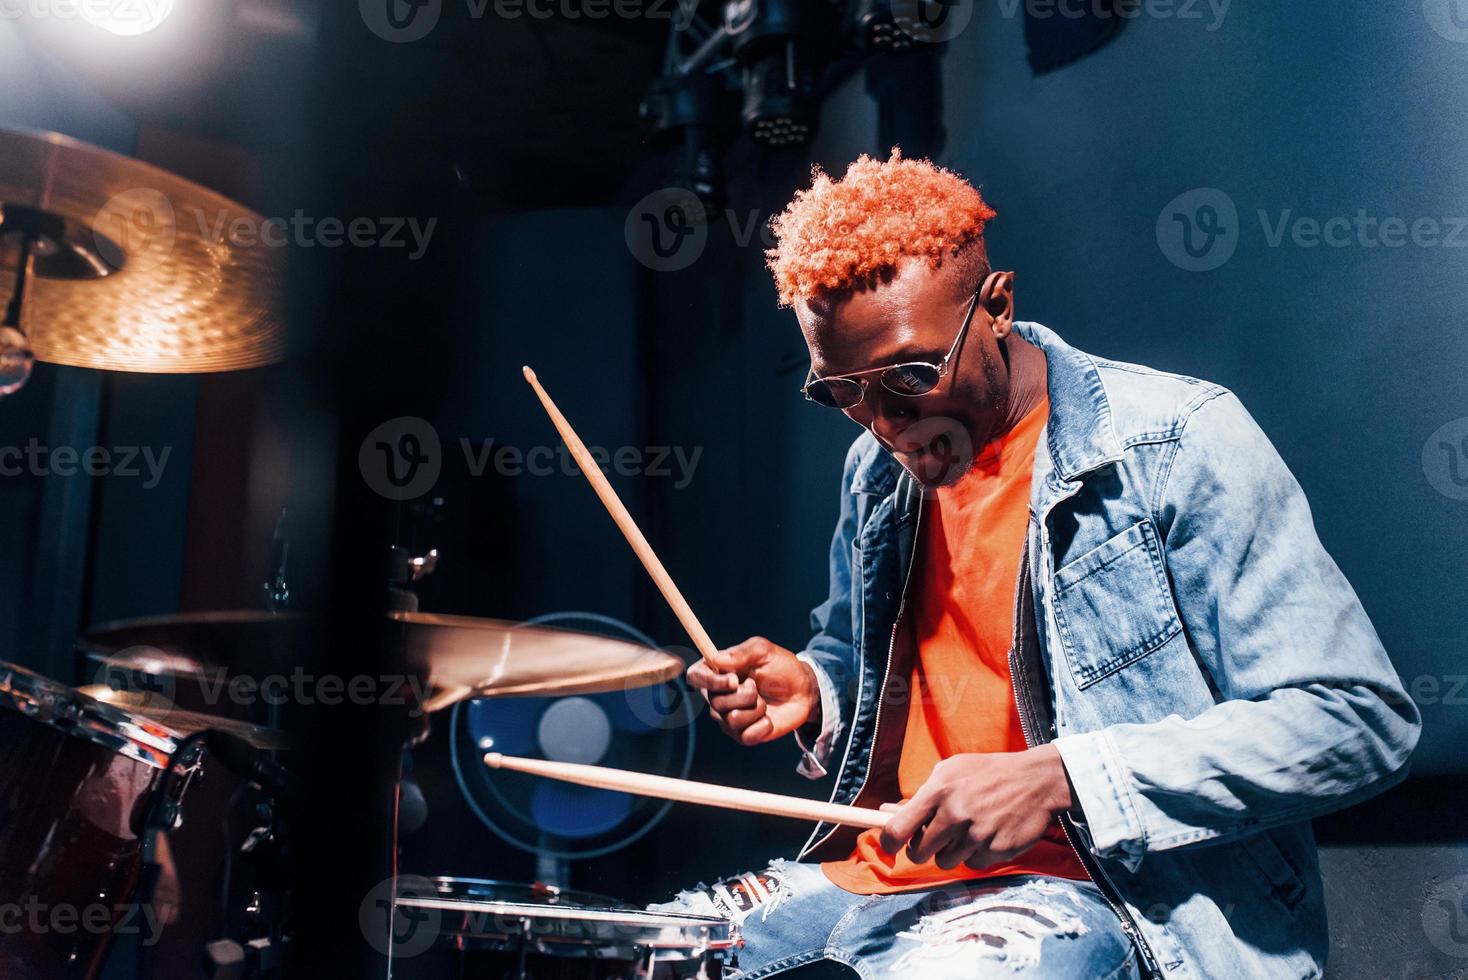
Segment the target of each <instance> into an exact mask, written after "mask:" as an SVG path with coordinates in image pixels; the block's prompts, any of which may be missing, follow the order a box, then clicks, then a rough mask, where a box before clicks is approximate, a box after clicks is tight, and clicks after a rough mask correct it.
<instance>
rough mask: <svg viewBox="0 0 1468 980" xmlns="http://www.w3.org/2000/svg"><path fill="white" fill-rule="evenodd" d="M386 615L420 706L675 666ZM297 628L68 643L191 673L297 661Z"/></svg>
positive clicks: (642, 651)
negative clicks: (416, 680)
mask: <svg viewBox="0 0 1468 980" xmlns="http://www.w3.org/2000/svg"><path fill="white" fill-rule="evenodd" d="M388 617H389V619H390V620H392V621H393V622H394V623H396V624H397V625H398V627H399V628H400V629H401V631H402V633H401V639H402V643H403V646H404V650H405V652H406V655H407V664H408V666H409V667H410V668H411V669H413V670H414V671H415V672H417V673H421V674H422V675H423V676H424V677H425V678H426V680H427V690H428V691H429V692H430V693H429V695H428V697H427V700H426V703H425V705H424V707H425V708H426V709H427V710H429V711H438V710H441V709H443V708H446V707H449V706H450V705H453V704H456V703H457V702H459V701H463V700H467V699H469V698H483V697H515V696H540V697H556V696H561V695H570V694H601V693H605V692H607V691H624V690H630V689H632V688H636V687H647V686H650V685H653V684H659V683H662V682H663V681H668V680H672V679H673V678H675V677H677V676H678V675H680V674H681V673H682V672H683V666H684V665H683V661H682V660H680V659H679V658H677V657H675V656H673V655H672V654H670V653H666V652H664V651H662V650H656V649H653V648H651V647H644V646H640V645H638V644H636V643H628V642H626V641H625V640H614V639H611V638H609V637H605V636H600V635H597V634H595V633H583V632H580V631H577V630H564V629H551V628H548V627H544V626H527V625H525V624H523V623H514V622H509V621H506V620H499V619H484V618H479V617H474V616H449V615H443V614H439V613H421V612H393V613H389V614H388ZM305 637H306V620H305V618H304V617H302V616H301V615H300V614H298V613H271V612H264V611H256V610H233V611H227V612H195V613H181V614H178V615H173V616H152V617H147V618H142V619H132V620H123V621H118V622H113V623H106V624H103V625H101V626H98V627H96V628H95V629H92V630H89V631H88V632H87V633H86V634H85V635H84V636H83V637H82V638H81V640H80V641H79V642H78V644H77V645H78V647H79V648H80V649H81V650H83V651H85V652H87V653H88V654H90V655H91V656H92V657H93V659H94V660H96V661H97V662H99V663H100V664H101V665H102V666H103V667H106V668H110V669H113V670H116V671H120V672H121V674H120V676H125V675H127V674H129V673H142V674H151V673H168V674H172V675H174V676H178V677H193V678H198V677H206V676H209V677H212V676H215V675H216V672H218V671H226V672H228V673H239V674H248V673H249V672H250V671H251V670H257V671H258V670H261V669H262V668H264V667H265V666H266V665H269V667H268V669H270V670H281V669H286V668H285V664H286V661H288V660H291V661H294V662H297V663H298V662H299V657H298V656H296V654H297V653H298V652H299V651H300V649H301V645H302V644H303V643H304V642H305Z"/></svg>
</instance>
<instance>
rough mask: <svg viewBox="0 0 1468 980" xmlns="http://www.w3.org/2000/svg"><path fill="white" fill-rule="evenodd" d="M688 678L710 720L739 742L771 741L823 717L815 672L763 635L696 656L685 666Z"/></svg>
mask: <svg viewBox="0 0 1468 980" xmlns="http://www.w3.org/2000/svg"><path fill="white" fill-rule="evenodd" d="M688 683H689V685H690V686H692V687H695V688H697V689H698V690H700V691H702V692H703V693H704V696H705V697H707V698H708V702H709V708H710V709H711V714H712V715H713V717H714V721H716V722H718V723H719V727H720V728H722V729H723V730H724V734H726V735H728V736H729V737H730V738H732V739H734V741H736V742H738V743H739V744H740V745H758V744H759V743H761V742H769V741H772V740H774V739H777V738H780V737H781V736H783V735H789V734H790V733H791V732H793V731H795V730H796V729H797V728H799V727H801V726H802V725H805V724H807V723H813V722H818V721H819V720H820V717H821V688H820V684H819V682H817V680H816V673H815V671H814V670H813V669H812V668H811V666H810V665H809V664H807V663H805V662H803V661H801V660H799V659H798V658H797V657H796V656H795V654H793V653H791V652H790V651H789V650H786V649H785V648H784V647H781V646H776V645H775V644H773V643H771V642H770V641H769V640H767V639H765V638H764V637H762V636H752V637H750V638H749V639H747V640H745V641H744V642H743V643H741V644H739V645H738V646H732V647H729V648H728V649H727V650H720V651H718V653H717V655H716V656H714V657H711V658H709V659H708V660H706V661H705V660H700V661H698V662H697V663H695V664H694V665H693V666H691V667H689V668H688Z"/></svg>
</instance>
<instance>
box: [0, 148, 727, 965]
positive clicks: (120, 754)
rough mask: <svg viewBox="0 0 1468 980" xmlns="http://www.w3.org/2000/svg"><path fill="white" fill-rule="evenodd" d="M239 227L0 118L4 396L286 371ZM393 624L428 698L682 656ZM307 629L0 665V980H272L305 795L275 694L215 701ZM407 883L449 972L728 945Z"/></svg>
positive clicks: (222, 209) (187, 636) (257, 624)
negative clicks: (115, 382)
mask: <svg viewBox="0 0 1468 980" xmlns="http://www.w3.org/2000/svg"><path fill="white" fill-rule="evenodd" d="M240 221H245V222H251V223H253V224H254V226H255V227H257V228H258V227H261V226H262V224H263V222H264V219H263V218H261V217H260V216H258V215H254V214H252V213H251V212H249V211H248V210H246V209H245V208H243V207H242V206H240V205H239V204H237V203H235V202H233V201H230V200H228V199H227V198H224V197H222V196H220V195H218V194H215V193H214V192H212V191H209V190H207V189H205V188H203V187H201V186H199V185H197V184H194V183H192V182H190V181H188V180H185V179H183V178H181V177H178V176H176V175H174V174H171V173H168V172H166V171H163V170H160V169H157V168H155V167H151V166H149V165H147V164H144V163H142V162H140V161H137V160H134V159H131V158H128V157H125V156H121V155H118V154H115V153H111V152H108V151H106V150H102V149H99V148H97V147H93V146H90V145H87V144H85V143H81V142H78V141H76V140H72V139H70V138H67V137H64V136H60V135H57V134H53V133H38V132H30V131H18V130H0V298H4V299H5V302H4V305H3V322H0V394H9V393H11V392H14V391H16V390H18V389H19V388H20V387H21V386H23V385H24V384H25V383H26V381H27V380H28V378H29V376H30V374H31V371H32V367H33V364H34V362H35V361H37V360H39V361H44V362H50V363H54V364H65V365H71V366H76V367H84V368H93V369H102V370H119V371H135V372H153V373H184V372H190V373H192V372H213V371H228V370H237V369H242V368H250V367H256V366H262V365H267V364H271V363H274V362H276V361H279V360H280V358H281V357H282V355H283V350H284V345H283V330H282V328H281V324H282V315H281V301H280V296H279V290H280V284H281V274H282V256H281V251H282V250H281V249H278V248H266V247H249V245H242V244H241V243H239V242H236V241H234V240H231V239H230V238H229V237H228V236H227V235H223V236H222V235H219V234H211V230H212V231H215V232H217V231H218V230H219V229H229V228H231V227H235V226H236V225H237V222H240ZM430 568H431V564H430ZM274 591H275V592H276V594H277V595H280V594H284V593H283V590H281V589H278V588H277V589H276V590H274ZM389 616H390V622H389V624H388V628H389V629H395V630H396V631H397V636H398V638H399V641H400V646H401V649H402V652H403V657H404V663H405V664H406V665H408V670H409V671H410V672H411V673H414V674H416V675H417V677H418V679H419V680H420V681H421V684H420V685H419V686H417V687H414V688H413V689H414V690H416V691H419V692H422V703H421V704H420V705H418V707H419V708H421V709H422V711H424V712H427V713H434V712H439V711H442V710H444V709H446V708H449V707H451V706H453V705H455V704H458V703H460V702H462V701H466V700H468V699H471V698H472V699H478V698H505V697H518V696H540V697H547V696H563V695H573V694H590V693H601V692H608V691H620V690H628V689H631V688H636V687H639V686H646V685H653V684H660V683H664V682H666V681H668V680H670V679H673V678H676V677H678V676H680V675H681V673H682V670H683V663H682V661H681V660H680V659H679V658H677V657H675V656H673V655H671V654H669V653H666V652H664V651H660V650H656V649H651V648H648V647H644V646H640V645H638V644H634V643H630V642H625V641H621V640H613V639H609V638H606V637H602V636H596V635H592V634H587V633H579V632H575V631H571V630H557V629H549V628H545V627H536V626H526V625H522V624H516V623H508V622H501V621H495V620H487V619H476V618H471V617H466V616H446V615H437V614H431V613H420V612H418V611H416V609H412V608H410V609H408V610H403V611H397V612H393V613H390V614H389ZM306 634H307V631H306V621H305V619H304V617H302V616H301V615H300V614H298V613H294V612H289V611H281V610H274V609H262V610H249V611H228V612H206V613H193V614H182V615H175V616H166V617H154V618H148V619H135V620H130V621H126V622H117V623H108V624H105V625H101V626H98V627H96V628H94V629H92V630H90V631H88V632H87V633H85V634H84V635H83V636H82V637H81V639H80V640H79V641H78V644H77V650H78V653H79V654H80V656H81V658H82V659H83V662H84V663H85V672H86V673H87V674H88V675H89V679H90V681H91V683H88V684H85V685H82V686H76V687H74V686H70V685H67V684H63V683H60V682H58V681H56V680H52V679H50V678H47V677H43V676H41V675H39V674H36V673H34V672H32V671H29V670H26V669H24V668H23V667H20V666H17V665H15V664H12V663H7V662H0V977H5V978H7V980H71V978H76V980H91V978H96V977H100V976H103V975H104V974H105V975H106V976H109V977H111V976H125V975H137V976H139V977H141V978H143V980H151V978H152V977H153V976H155V975H156V976H169V977H188V976H209V977H218V978H226V977H228V978H244V977H249V976H276V975H282V974H283V973H284V966H285V963H286V959H287V956H288V951H289V944H290V940H291V934H292V931H293V916H292V910H291V907H290V886H289V881H290V875H289V871H288V866H289V859H290V858H289V854H290V835H289V818H288V814H289V812H290V809H291V806H292V805H293V804H294V802H295V801H296V800H295V798H296V797H298V795H299V793H300V787H299V786H297V785H296V784H295V780H294V779H293V777H292V775H291V772H290V765H291V764H290V761H289V760H290V756H291V751H292V744H293V743H292V739H291V737H290V736H289V735H288V734H287V733H288V732H289V731H290V730H291V729H292V724H291V719H290V718H289V717H288V713H289V711H290V706H289V701H288V699H285V700H284V701H280V700H279V699H278V700H277V701H275V702H262V701H261V700H260V699H256V700H255V701H252V702H249V703H247V704H244V705H241V704H237V703H235V699H231V698H229V697H227V696H224V692H225V691H227V690H228V687H227V685H229V684H230V683H232V682H233V681H235V680H236V679H237V678H240V677H250V676H251V675H256V676H258V675H259V674H261V673H265V672H275V673H279V674H284V673H286V672H288V671H289V670H290V668H291V667H292V666H294V665H296V664H299V663H300V659H299V657H300V655H301V651H302V649H303V644H304V643H305V642H306ZM410 686H411V685H410ZM221 827H222V828H224V833H223V834H222V835H221V832H220V831H221ZM417 881H418V879H407V878H404V879H402V881H400V882H399V883H398V887H397V889H396V893H395V898H394V903H395V905H396V906H397V907H398V913H397V914H398V916H402V915H404V914H406V915H411V916H414V917H415V918H421V917H425V916H426V917H428V918H431V919H432V920H433V922H434V923H435V924H436V925H437V926H438V928H437V929H436V930H435V931H434V933H433V935H432V936H431V937H430V938H431V939H432V940H433V941H432V945H433V946H435V947H437V948H438V950H439V953H441V954H443V955H448V956H450V957H451V958H452V959H454V960H455V961H456V962H455V963H454V964H451V965H447V966H446V967H445V970H446V972H445V973H444V974H443V975H445V976H449V975H453V976H466V977H476V976H482V977H486V978H494V980H501V978H504V977H530V976H535V977H561V976H576V977H609V978H610V977H627V978H633V977H638V978H644V977H645V978H674V977H679V978H681V977H704V978H708V977H716V976H718V975H719V973H720V967H721V964H722V963H723V962H724V960H725V959H726V957H727V956H728V955H729V953H730V951H731V950H732V949H733V948H734V946H735V945H736V937H735V936H734V934H733V933H732V931H731V928H730V925H729V923H728V922H726V921H724V920H721V919H702V918H698V917H693V916H676V915H667V914H651V913H643V912H640V911H638V910H636V909H634V908H631V907H629V906H626V905H623V904H621V903H618V902H616V901H614V900H611V899H607V898H603V897H600V896H593V895H584V894H580V893H573V892H569V891H564V890H561V889H558V888H555V887H551V886H515V885H508V884H503V883H493V882H484V881H475V880H459V879H452V878H440V879H432V880H430V881H429V885H428V886H427V887H424V886H422V885H420V884H415V882H417ZM349 899H350V896H344V900H349ZM389 926H390V923H384V928H385V929H386V928H388V927H389ZM418 935H419V936H420V937H421V936H423V935H425V933H423V931H422V930H421V929H420V930H419V931H418ZM366 938H367V939H368V940H369V942H375V941H376V938H377V937H371V936H369V937H366ZM129 947H131V948H129ZM430 954H431V951H430ZM132 957H135V958H136V962H135V963H133V962H130V961H129V960H130V958H132ZM430 958H431V955H430ZM427 965H428V961H427V960H425V961H424V962H423V963H421V964H416V965H415V968H414V969H413V971H412V972H413V974H414V975H415V976H426V975H432V974H428V973H425V972H424V970H423V969H420V968H419V967H426V966H427ZM129 970H131V971H132V973H131V974H129V972H128V971H129Z"/></svg>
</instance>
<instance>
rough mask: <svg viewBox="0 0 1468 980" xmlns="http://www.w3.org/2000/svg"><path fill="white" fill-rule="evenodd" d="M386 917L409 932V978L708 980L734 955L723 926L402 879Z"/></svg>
mask: <svg viewBox="0 0 1468 980" xmlns="http://www.w3.org/2000/svg"><path fill="white" fill-rule="evenodd" d="M395 908H397V909H398V910H400V912H399V914H400V915H401V916H402V917H403V920H404V922H405V923H411V924H412V926H413V929H412V930H410V932H409V934H408V936H407V942H410V943H411V944H412V948H413V952H414V953H415V954H416V956H415V958H414V960H413V961H412V963H413V964H414V966H413V973H412V975H413V976H415V977H417V976H439V975H453V976H457V977H462V978H464V980H530V978H535V980H561V978H571V977H576V978H596V980H612V978H617V980H717V978H719V977H720V976H722V973H723V969H724V966H725V965H726V964H730V963H731V961H732V958H733V956H734V953H735V952H736V951H737V949H738V948H739V947H740V946H741V945H742V940H741V938H740V936H739V934H738V931H737V929H735V928H734V926H733V925H732V924H731V923H730V921H729V920H728V919H723V918H712V917H706V916H697V915H685V914H681V913H665V912H643V911H641V910H639V909H636V908H632V907H629V906H627V905H625V904H623V903H619V902H616V901H614V900H612V899H609V898H605V897H603V896H599V895H587V894H581V893H575V892H568V891H563V890H561V889H556V888H543V887H539V886H524V885H510V884H505V883H503V882H493V881H483V880H476V879H458V878H434V879H427V880H425V879H415V878H410V877H407V876H405V877H403V878H402V879H400V880H399V883H398V888H397V891H396V898H395ZM419 930H422V931H421V932H420V931H419ZM440 969H442V970H444V971H446V972H445V973H443V974H440V973H439V972H438V971H439V970H440Z"/></svg>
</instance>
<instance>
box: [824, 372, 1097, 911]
mask: <svg viewBox="0 0 1468 980" xmlns="http://www.w3.org/2000/svg"><path fill="white" fill-rule="evenodd" d="M1049 409H1050V404H1049V402H1048V401H1044V402H1041V403H1040V404H1039V405H1038V406H1036V407H1035V408H1034V409H1033V410H1031V411H1030V413H1029V414H1028V415H1026V416H1025V417H1024V418H1023V419H1022V420H1020V423H1019V424H1018V425H1016V426H1015V427H1014V428H1013V429H1012V430H1010V432H1009V433H1008V434H1006V435H1005V436H1004V437H1003V438H1001V439H998V440H996V441H994V442H991V443H990V444H989V445H988V446H987V447H985V450H984V452H983V454H982V455H980V457H979V458H978V459H977V460H976V461H975V462H974V467H973V469H972V470H970V471H969V472H968V473H967V474H965V475H964V476H963V478H962V479H960V480H959V481H958V482H957V483H956V484H954V485H953V486H950V487H942V488H940V489H939V490H938V491H937V493H936V494H935V495H934V497H933V498H932V499H931V500H929V502H928V503H927V504H926V505H925V506H926V507H927V512H926V513H925V514H924V515H923V531H922V535H921V539H920V541H919V542H918V554H917V559H918V566H917V568H915V569H914V570H913V582H912V584H911V592H910V593H909V596H908V610H907V614H906V616H905V617H904V620H905V623H906V628H908V629H910V630H911V631H912V638H913V640H914V641H915V648H916V659H915V661H914V663H913V669H912V677H911V679H910V680H911V684H910V686H909V688H908V691H909V692H910V694H911V696H910V698H909V699H908V709H907V733H906V736H905V737H904V739H903V743H902V754H901V756H900V758H899V762H898V770H897V782H898V787H899V789H900V790H901V793H902V798H903V799H904V800H910V799H912V797H913V795H914V794H916V793H917V791H918V789H919V788H920V787H921V786H922V785H923V783H924V782H926V781H927V779H928V776H929V775H930V774H931V773H932V771H933V767H934V766H936V765H937V764H938V762H939V761H940V760H942V759H946V758H948V757H949V756H953V755H958V754H960V753H965V752H1020V751H1023V750H1024V748H1025V739H1024V733H1023V732H1022V731H1021V729H1020V724H1019V710H1018V708H1016V707H1015V703H1014V688H1013V686H1012V685H1011V681H1010V676H1009V648H1010V646H1011V645H1012V643H1013V633H1014V586H1015V581H1016V580H1017V579H1018V577H1019V560H1020V553H1021V550H1022V547H1023V545H1024V535H1025V530H1026V526H1027V524H1028V520H1029V500H1030V469H1031V466H1032V465H1033V462H1034V458H1035V444H1036V442H1037V441H1038V439H1039V436H1040V432H1041V431H1042V430H1043V429H1044V427H1045V420H1046V418H1048V417H1049ZM892 707H895V705H893V706H892ZM878 835H879V832H878V831H875V830H868V831H866V832H864V833H863V834H862V835H861V836H860V837H859V838H857V842H856V847H855V849H854V850H853V851H852V853H851V856H850V857H848V858H846V859H845V860H841V861H828V862H826V863H825V864H823V865H822V868H823V869H824V870H825V872H826V877H828V878H829V879H831V881H832V882H834V883H835V884H837V885H839V886H841V887H842V888H844V889H846V890H847V891H850V892H856V893H857V894H861V895H877V894H885V893H891V892H900V891H907V890H910V889H914V888H933V887H937V886H940V885H944V884H948V883H950V882H955V881H967V880H971V879H974V878H991V877H997V876H999V875H1012V874H1043V875H1051V876H1054V877H1060V878H1075V879H1084V878H1086V871H1085V868H1084V867H1083V866H1082V865H1081V863H1080V859H1079V858H1077V857H1076V855H1075V852H1074V851H1072V850H1071V847H1070V845H1069V844H1068V843H1067V842H1066V839H1065V832H1064V831H1063V830H1061V828H1060V824H1059V822H1058V821H1056V822H1053V823H1052V824H1051V827H1050V830H1049V831H1047V832H1046V835H1045V837H1044V838H1043V839H1042V840H1040V841H1039V842H1037V843H1036V844H1035V845H1034V846H1033V847H1031V848H1030V849H1029V850H1027V851H1025V852H1024V853H1022V854H1018V855H1016V856H1015V857H1014V858H1013V859H1011V860H1009V861H1004V862H1000V863H999V864H994V865H990V866H989V867H987V868H983V869H980V870H974V869H972V868H968V867H965V866H962V865H960V866H959V867H957V868H954V869H953V870H952V871H944V870H943V869H942V868H940V867H938V865H937V864H936V863H934V862H932V861H928V862H927V863H925V864H914V863H913V862H912V861H911V859H909V858H908V856H907V853H906V849H905V848H904V849H903V853H901V854H897V855H892V854H888V853H886V852H885V851H883V850H882V847H881V845H880V844H879V843H878V842H877V841H878Z"/></svg>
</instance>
